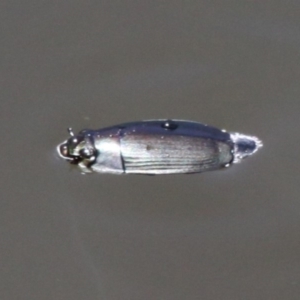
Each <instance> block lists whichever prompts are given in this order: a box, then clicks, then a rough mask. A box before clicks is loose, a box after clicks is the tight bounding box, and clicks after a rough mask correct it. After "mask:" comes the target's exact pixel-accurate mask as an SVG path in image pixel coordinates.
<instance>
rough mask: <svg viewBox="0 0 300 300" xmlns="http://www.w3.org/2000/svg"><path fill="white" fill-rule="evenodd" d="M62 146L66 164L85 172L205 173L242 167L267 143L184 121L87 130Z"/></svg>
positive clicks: (60, 146) (153, 122)
mask: <svg viewBox="0 0 300 300" xmlns="http://www.w3.org/2000/svg"><path fill="white" fill-rule="evenodd" d="M68 130H69V134H70V135H71V137H70V138H69V139H68V140H66V141H65V142H63V143H61V144H59V145H58V147H57V151H58V153H59V155H60V157H62V158H63V159H65V160H68V161H69V162H70V163H72V164H76V165H78V167H79V168H80V169H81V171H82V172H84V173H90V172H98V173H113V174H124V173H125V174H129V173H131V174H149V175H155V174H176V173H200V172H205V171H210V170H216V169H221V168H224V167H228V166H230V165H231V164H232V163H238V162H240V161H241V160H242V159H244V158H245V157H248V156H250V155H252V154H253V153H255V152H256V151H257V150H258V149H259V148H260V147H261V146H262V142H261V141H260V140H259V139H258V138H257V137H254V136H248V135H244V134H240V133H228V132H226V131H225V130H220V129H217V128H215V127H212V126H208V125H205V124H201V123H197V122H191V121H182V120H149V121H140V122H132V123H125V124H121V125H116V126H111V127H107V128H103V129H99V130H90V129H86V130H82V131H80V132H79V133H78V134H77V135H74V133H73V131H72V129H71V128H69V129H68Z"/></svg>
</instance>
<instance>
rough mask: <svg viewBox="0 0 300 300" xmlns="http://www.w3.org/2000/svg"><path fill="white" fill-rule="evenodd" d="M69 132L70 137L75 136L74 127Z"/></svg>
mask: <svg viewBox="0 0 300 300" xmlns="http://www.w3.org/2000/svg"><path fill="white" fill-rule="evenodd" d="M68 132H69V134H70V136H74V132H73V129H72V127H69V128H68Z"/></svg>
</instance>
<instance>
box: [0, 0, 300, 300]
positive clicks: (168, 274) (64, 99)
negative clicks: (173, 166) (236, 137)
mask: <svg viewBox="0 0 300 300" xmlns="http://www.w3.org/2000/svg"><path fill="white" fill-rule="evenodd" d="M62 2H63V3H62ZM299 20H300V13H299V6H298V1H288V2H283V1H267V2H266V1H265V2H262V3H258V2H257V3H256V2H247V3H244V2H243V3H242V2H240V1H229V2H228V1H188V2H179V1H161V2H155V1H131V2H130V1H93V0H91V1H46V2H45V1H17V2H11V1H5V0H4V1H2V2H1V4H0V24H1V44H0V51H1V59H0V64H1V67H0V80H1V90H0V93H1V102H0V115H1V118H0V122H1V131H2V134H1V137H2V147H1V150H0V151H1V156H0V157H1V166H2V172H1V175H0V176H1V181H0V182H1V183H0V184H1V185H0V188H1V211H0V232H1V233H0V240H1V246H0V257H1V260H0V261H1V265H0V276H1V277H0V278H1V280H0V298H1V299H9V300H10V299H22V300H24V299H26V300H27V299H28V300H33V299H39V300H41V299H43V300H44V299H72V300H77V299H78V300H82V299H85V300H89V299H93V300H94V299H109V300H110V299H112V300H116V299H122V300H124V299H130V300H135V299H137V300H141V299H143V300H145V299H151V300H153V299H166V300H167V299H168V300H169V299H170V300H175V299H179V300H182V299H188V300H190V299H222V300H225V299H228V300H233V299H243V300H245V299H251V300H253V299H256V300H258V299H263V300H266V299H270V300H274V299H280V300H282V299H285V300H291V299H295V300H298V299H299V294H300V235H299V232H300V184H299V174H298V173H299V169H300V163H299V159H298V155H299V153H300V149H299V148H300V146H299V119H300V118H299V111H300V100H299V99H300V88H299V79H300V55H299V54H300V52H299V51H300V50H299V49H300V31H299V28H300V21H299ZM153 118H177V119H188V120H195V121H200V122H205V123H208V124H211V125H214V126H217V127H221V128H226V129H228V130H230V131H239V132H242V133H245V134H253V135H257V136H258V137H260V138H261V139H262V140H263V142H264V145H265V146H264V148H263V149H262V150H260V151H259V152H258V153H257V154H255V155H254V156H253V157H251V158H249V159H247V160H246V161H244V162H243V163H242V164H239V165H236V166H234V167H233V168H230V169H228V170H226V171H220V172H211V173H204V174H200V175H182V176H180V175H177V176H112V175H91V176H83V175H81V174H80V173H79V172H77V171H76V170H74V169H71V168H70V167H69V165H68V164H67V163H65V162H64V161H62V160H61V159H59V158H58V157H57V155H56V153H55V147H56V145H57V144H58V143H59V142H61V141H63V140H64V139H65V138H66V136H67V132H66V128H67V127H69V126H73V128H74V130H75V131H77V130H80V129H83V128H101V127H104V126H108V125H113V124H116V123H122V122H126V121H135V120H141V119H153Z"/></svg>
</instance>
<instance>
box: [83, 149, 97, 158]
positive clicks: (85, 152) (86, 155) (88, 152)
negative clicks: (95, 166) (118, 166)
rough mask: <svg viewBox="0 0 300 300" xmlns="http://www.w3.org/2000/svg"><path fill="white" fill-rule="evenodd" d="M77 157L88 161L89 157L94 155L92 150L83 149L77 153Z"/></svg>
mask: <svg viewBox="0 0 300 300" xmlns="http://www.w3.org/2000/svg"><path fill="white" fill-rule="evenodd" d="M79 155H80V156H81V157H82V158H85V159H90V158H91V157H93V156H94V155H95V152H94V150H93V149H89V148H83V149H81V150H80V151H79Z"/></svg>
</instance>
